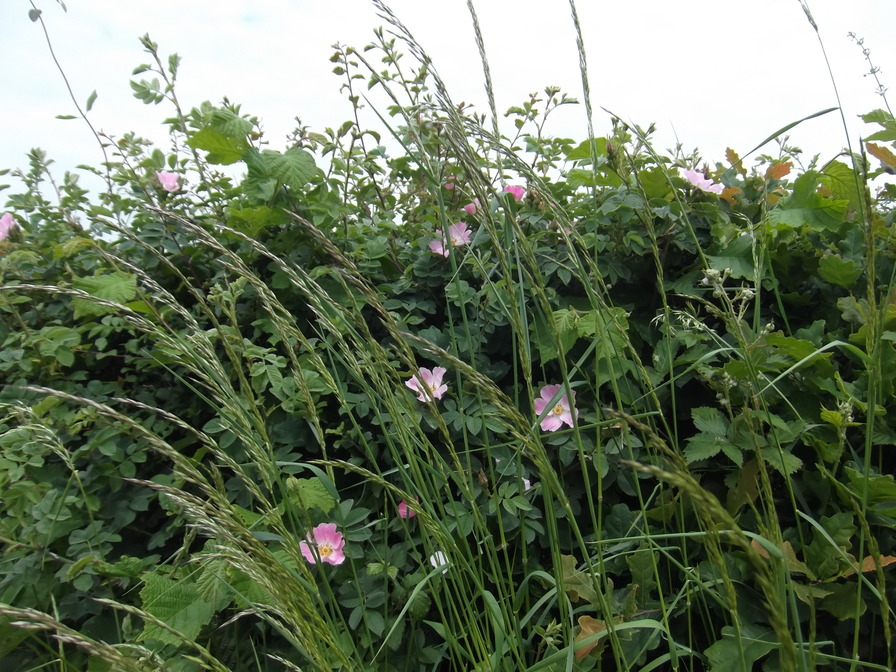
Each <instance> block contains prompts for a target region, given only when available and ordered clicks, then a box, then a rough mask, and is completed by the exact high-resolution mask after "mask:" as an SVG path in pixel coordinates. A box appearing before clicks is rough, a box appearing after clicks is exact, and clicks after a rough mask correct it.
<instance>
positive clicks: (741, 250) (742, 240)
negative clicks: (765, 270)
mask: <svg viewBox="0 0 896 672" xmlns="http://www.w3.org/2000/svg"><path fill="white" fill-rule="evenodd" d="M706 258H707V259H708V260H709V263H710V264H711V265H712V267H713V268H715V269H718V270H723V269H725V268H730V269H731V277H732V278H736V279H746V280H749V281H751V282H755V280H756V273H755V270H756V268H755V264H754V263H753V241H752V239H751V238H750V237H749V236H738V237H737V238H735V239H734V240H733V241H731V244H730V245H728V247H726V248H725V249H724V250H722V251H721V252H720V253H719V254H713V255H707V257H706Z"/></svg>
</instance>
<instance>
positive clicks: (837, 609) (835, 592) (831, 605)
mask: <svg viewBox="0 0 896 672" xmlns="http://www.w3.org/2000/svg"><path fill="white" fill-rule="evenodd" d="M825 587H826V588H827V589H828V590H830V591H831V594H830V595H828V596H827V597H825V598H824V599H823V600H822V601H821V604H820V605H819V606H820V607H821V608H822V609H824V610H825V611H826V612H828V613H829V614H833V615H834V616H835V617H836V618H838V619H839V620H841V621H848V620H853V619H856V618H858V617H859V616H861V615H862V614H864V613H865V609H866V607H865V601H864V600H863V599H861V598H859V599H856V593H857V591H858V587H857V586H856V584H855V583H852V582H849V583H830V584H827V585H826V586H825Z"/></svg>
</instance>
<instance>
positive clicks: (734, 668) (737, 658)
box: [705, 624, 779, 672]
mask: <svg viewBox="0 0 896 672" xmlns="http://www.w3.org/2000/svg"><path fill="white" fill-rule="evenodd" d="M735 634H736V633H735V630H734V628H733V627H731V626H730V625H726V626H725V627H723V628H722V639H720V640H718V641H717V642H715V643H714V644H713V645H712V646H710V647H709V648H708V649H706V651H705V653H706V658H707V660H708V661H709V672H743V671H744V670H752V669H753V664H754V663H755V662H756V661H757V660H759V659H760V658H762V657H763V656H765V655H766V654H768V653H770V652H772V651H774V650H775V649H777V648H778V646H779V644H778V640H777V639H776V638H775V635H774V633H773V632H772V631H771V630H766V629H765V628H761V627H759V626H756V625H749V624H747V625H744V626H743V627H742V628H741V633H740V634H741V637H740V644H738V641H737V639H736V637H735Z"/></svg>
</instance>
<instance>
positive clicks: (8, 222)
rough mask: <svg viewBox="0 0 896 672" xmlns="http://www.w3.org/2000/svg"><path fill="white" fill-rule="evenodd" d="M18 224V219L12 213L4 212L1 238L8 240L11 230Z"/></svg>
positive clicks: (0, 232) (0, 220)
mask: <svg viewBox="0 0 896 672" xmlns="http://www.w3.org/2000/svg"><path fill="white" fill-rule="evenodd" d="M15 225H16V220H14V219H13V218H12V215H11V214H9V213H8V212H7V213H4V215H3V216H2V217H0V240H6V237H7V236H8V235H9V232H10V231H12V227H14V226H15Z"/></svg>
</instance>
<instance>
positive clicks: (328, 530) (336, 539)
mask: <svg viewBox="0 0 896 672" xmlns="http://www.w3.org/2000/svg"><path fill="white" fill-rule="evenodd" d="M313 533H314V536H313V537H312V535H310V534H309V535H308V537H307V541H302V542H299V548H300V549H301V551H302V555H303V556H305V559H306V560H307V561H308V562H310V563H311V564H312V565H314V564H317V558H316V557H315V555H314V551H312V550H311V545H312V544H313V545H314V546H315V547H316V548H317V556H318V557H319V558H320V561H321V562H326V563H329V564H331V565H341V564H342V563H343V562H344V561H345V553H343V552H342V548H343V546H345V539H343V538H342V534H341V533H340V532H337V531H336V523H321V524H320V525H318V526H317V527H315V528H314V530H313Z"/></svg>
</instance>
